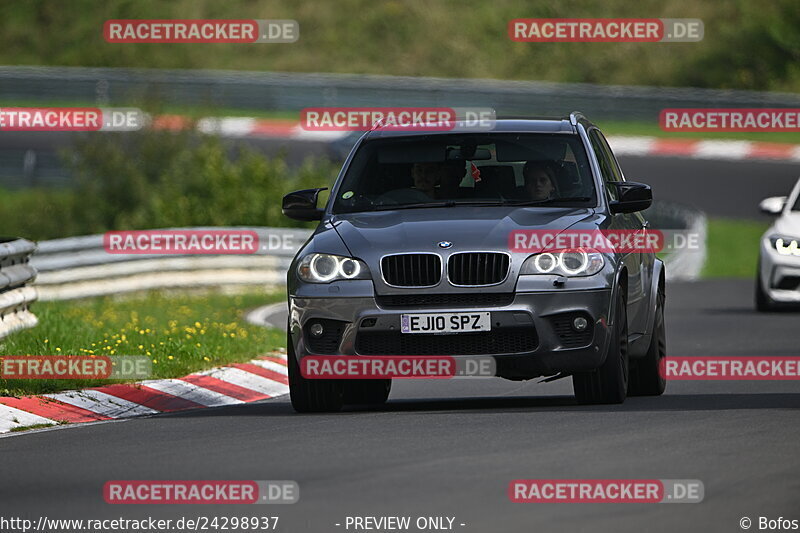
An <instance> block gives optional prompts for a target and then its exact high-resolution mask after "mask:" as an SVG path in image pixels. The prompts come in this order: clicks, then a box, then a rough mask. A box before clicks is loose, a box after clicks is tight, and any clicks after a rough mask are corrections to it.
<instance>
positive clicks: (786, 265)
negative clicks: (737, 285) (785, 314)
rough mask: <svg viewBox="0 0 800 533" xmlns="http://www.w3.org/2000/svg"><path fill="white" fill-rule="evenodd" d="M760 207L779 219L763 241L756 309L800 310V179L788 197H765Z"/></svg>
mask: <svg viewBox="0 0 800 533" xmlns="http://www.w3.org/2000/svg"><path fill="white" fill-rule="evenodd" d="M760 207H761V210H762V211H763V212H765V213H768V214H771V215H778V218H777V219H776V220H775V223H774V224H772V226H770V228H769V229H768V230H767V231H766V233H764V236H763V237H762V238H761V251H760V253H759V260H758V275H757V276H756V309H758V310H759V311H770V310H773V309H776V308H783V307H795V308H798V309H800V179H799V180H797V183H796V184H795V186H794V189H792V192H791V194H790V195H789V196H788V197H786V196H775V197H772V198H766V199H764V200H763V201H762V202H761V204H760Z"/></svg>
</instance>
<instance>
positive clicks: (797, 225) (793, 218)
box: [774, 211, 800, 237]
mask: <svg viewBox="0 0 800 533" xmlns="http://www.w3.org/2000/svg"><path fill="white" fill-rule="evenodd" d="M774 228H775V233H778V234H779V235H786V236H787V237H800V211H790V212H789V213H787V214H785V215H783V216H781V217H780V218H779V219H778V220H776V221H775V225H774Z"/></svg>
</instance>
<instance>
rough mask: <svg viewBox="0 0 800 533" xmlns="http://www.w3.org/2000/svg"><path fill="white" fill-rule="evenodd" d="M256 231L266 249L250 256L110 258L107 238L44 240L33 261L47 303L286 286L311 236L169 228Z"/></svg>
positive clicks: (287, 230)
mask: <svg viewBox="0 0 800 533" xmlns="http://www.w3.org/2000/svg"><path fill="white" fill-rule="evenodd" d="M168 229H187V230H252V231H255V232H256V233H257V234H258V236H259V241H260V244H261V245H262V248H260V249H259V250H258V251H257V252H256V253H254V254H248V255H161V254H110V253H108V252H106V250H105V249H104V248H103V235H89V236H85V237H71V238H67V239H57V240H51V241H42V242H40V243H39V247H38V250H37V252H36V254H35V255H34V256H33V258H32V259H31V263H32V264H33V265H34V266H35V267H36V269H37V270H38V271H39V276H38V278H37V280H36V287H37V290H38V292H39V299H41V300H68V299H72V298H85V297H89V296H101V295H105V294H117V293H123V292H131V291H138V290H147V289H161V288H178V287H203V286H230V285H263V286H266V287H275V286H279V285H282V284H284V283H285V276H286V270H287V269H288V267H289V263H290V262H291V259H292V257H293V256H294V254H295V253H297V250H299V249H300V246H301V245H302V244H303V243H304V242H305V241H306V239H308V237H309V236H310V235H311V232H310V231H309V230H302V229H290V228H265V227H235V228H222V227H213V228H199V227H198V228H168Z"/></svg>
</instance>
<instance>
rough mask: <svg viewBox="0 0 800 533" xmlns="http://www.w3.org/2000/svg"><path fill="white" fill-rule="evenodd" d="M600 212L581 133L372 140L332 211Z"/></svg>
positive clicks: (362, 150) (356, 161) (353, 164)
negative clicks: (517, 208) (502, 208)
mask: <svg viewBox="0 0 800 533" xmlns="http://www.w3.org/2000/svg"><path fill="white" fill-rule="evenodd" d="M461 204H464V205H487V206H497V205H531V206H537V205H541V206H545V205H547V206H549V205H564V206H586V207H589V206H595V205H596V194H595V187H594V181H593V179H592V174H591V170H590V167H589V162H588V160H587V157H586V153H585V151H584V149H583V145H582V143H581V142H580V139H579V138H578V136H577V135H565V134H518V133H495V134H485V133H483V134H460V135H428V136H415V137H404V138H394V139H391V138H390V139H377V140H371V141H367V142H365V143H364V144H363V145H362V146H361V147H360V148H359V150H358V152H357V153H356V154H355V156H354V157H353V160H352V162H351V164H350V166H349V167H348V170H347V173H346V175H345V176H344V179H343V181H342V184H341V186H340V187H339V188H338V191H337V194H336V198H335V200H334V204H333V212H334V213H336V214H340V213H354V212H360V211H379V210H389V209H415V208H427V207H450V206H454V205H461Z"/></svg>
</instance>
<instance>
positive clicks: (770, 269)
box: [758, 238, 800, 304]
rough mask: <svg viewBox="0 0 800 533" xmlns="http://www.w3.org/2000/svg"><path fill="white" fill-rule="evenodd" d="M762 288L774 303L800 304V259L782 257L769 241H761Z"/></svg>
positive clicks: (760, 270) (760, 281) (760, 269)
mask: <svg viewBox="0 0 800 533" xmlns="http://www.w3.org/2000/svg"><path fill="white" fill-rule="evenodd" d="M759 267H760V268H759V272H760V279H759V280H758V282H759V283H761V286H762V287H763V288H764V291H765V292H766V293H767V295H768V296H769V298H770V299H771V300H773V301H774V302H778V303H786V304H800V257H796V256H786V255H781V254H779V253H778V252H777V250H775V248H773V247H772V245H771V243H770V242H769V239H767V238H763V239H762V240H761V257H760V265H759Z"/></svg>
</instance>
